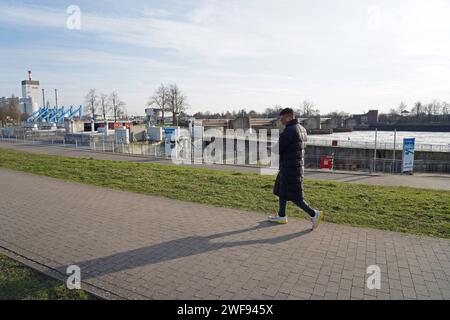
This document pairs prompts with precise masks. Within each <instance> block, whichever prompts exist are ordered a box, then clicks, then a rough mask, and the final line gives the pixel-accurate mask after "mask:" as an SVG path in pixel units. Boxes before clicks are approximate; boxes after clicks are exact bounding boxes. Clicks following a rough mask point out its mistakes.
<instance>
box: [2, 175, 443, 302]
mask: <svg viewBox="0 0 450 320" xmlns="http://www.w3.org/2000/svg"><path fill="white" fill-rule="evenodd" d="M0 252H1V253H4V254H7V255H9V256H11V257H13V258H16V259H18V260H21V261H22V262H25V263H27V264H28V265H30V266H33V267H35V268H37V269H39V270H41V271H44V272H46V273H47V274H49V275H52V276H54V277H57V278H59V279H64V277H65V271H66V269H67V266H69V265H78V266H79V267H80V268H81V274H82V286H83V288H85V289H88V290H89V291H91V292H94V293H96V294H99V295H101V296H104V297H107V298H127V299H205V298H207V299H350V298H352V299H431V298H436V299H450V241H449V240H444V239H434V238H427V237H417V236H411V235H405V234H400V233H394V232H386V231H378V230H372V229H362V228H353V227H348V226H342V225H337V224H329V223H326V222H324V223H323V224H322V225H321V227H320V228H319V229H318V230H316V231H314V232H311V231H310V223H309V222H308V221H307V220H303V219H291V220H290V221H289V223H288V224H286V225H271V224H268V223H267V222H266V221H265V216H264V215H261V214H259V213H252V212H242V211H238V210H232V209H222V208H215V207H210V206H206V205H200V204H194V203H187V202H182V201H176V200H170V199H166V198H161V197H153V196H145V195H140V194H134V193H128V192H121V191H115V190H110V189H106V188H100V187H95V186H90V185H83V184H77V183H67V182H64V181H62V180H57V179H52V178H48V177H42V176H37V175H33V174H28V173H22V172H15V171H10V170H6V169H0ZM373 264H376V265H378V266H379V267H380V269H381V289H379V290H376V289H372V290H369V289H368V288H367V287H366V279H367V277H368V274H367V273H366V268H367V267H368V266H369V265H373Z"/></svg>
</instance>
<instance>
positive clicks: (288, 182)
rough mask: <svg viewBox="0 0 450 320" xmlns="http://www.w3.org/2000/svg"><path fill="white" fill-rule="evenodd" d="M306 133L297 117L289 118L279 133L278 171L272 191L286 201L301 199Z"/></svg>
mask: <svg viewBox="0 0 450 320" xmlns="http://www.w3.org/2000/svg"><path fill="white" fill-rule="evenodd" d="M306 140H307V134H306V129H305V128H304V127H303V126H302V125H300V124H299V123H298V121H297V119H293V120H291V121H290V122H289V123H288V124H287V125H286V128H285V129H284V131H283V132H282V133H281V134H280V138H279V142H278V146H279V151H278V152H279V155H280V171H279V172H278V175H277V179H276V181H275V186H274V189H273V193H274V194H275V195H277V196H278V197H280V198H284V199H286V200H288V201H300V200H302V199H303V175H304V158H305V148H306Z"/></svg>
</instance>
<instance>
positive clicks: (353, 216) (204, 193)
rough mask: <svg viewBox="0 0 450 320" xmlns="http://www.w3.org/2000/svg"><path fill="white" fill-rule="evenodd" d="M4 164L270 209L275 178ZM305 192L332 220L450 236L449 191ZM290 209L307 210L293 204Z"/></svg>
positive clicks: (57, 161)
mask: <svg viewBox="0 0 450 320" xmlns="http://www.w3.org/2000/svg"><path fill="white" fill-rule="evenodd" d="M0 167H5V168H10V169H14V170H20V171H26V172H32V173H35V174H40V175H46V176H50V177H55V178H61V179H64V180H67V181H76V182H82V183H88V184H93V185H97V186H104V187H110V188H114V189H119V190H126V191H132V192H138V193H144V194H150V195H159V196H164V197H168V198H174V199H179V200H184V201H192V202H198V203H204V204H209V205H214V206H219V207H230V208H236V209H241V210H246V211H257V212H261V213H273V212H275V211H276V209H277V205H278V199H277V198H276V197H275V196H274V195H273V194H272V187H273V183H274V180H275V177H272V176H261V175H259V174H251V173H238V172H229V171H219V170H208V169H199V168H190V167H182V166H175V165H163V164H151V163H132V162H126V161H110V160H93V159H80V158H69V157H57V156H48V155H37V154H31V153H25V152H18V151H12V150H6V149H1V150H0ZM305 197H306V199H307V201H308V202H310V204H312V205H313V206H314V207H317V208H319V209H321V210H324V211H325V214H326V215H325V218H326V221H328V222H333V223H339V224H346V225H351V226H359V227H370V228H377V229H383V230H392V231H399V232H407V233H412V234H419V235H431V236H436V237H442V238H450V191H440V190H426V189H416V188H408V187H387V186H386V187H384V186H373V185H361V184H351V183H342V182H333V181H318V180H308V179H307V180H305ZM288 214H289V216H299V217H305V214H304V213H303V212H301V211H300V209H298V208H295V207H294V205H292V204H290V205H289V206H288Z"/></svg>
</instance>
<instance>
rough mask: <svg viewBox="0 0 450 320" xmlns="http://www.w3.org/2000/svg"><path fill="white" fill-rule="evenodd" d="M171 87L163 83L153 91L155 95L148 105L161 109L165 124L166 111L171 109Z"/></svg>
mask: <svg viewBox="0 0 450 320" xmlns="http://www.w3.org/2000/svg"><path fill="white" fill-rule="evenodd" d="M169 91H170V90H169V88H168V87H167V86H165V85H164V84H163V83H161V85H160V86H159V88H158V89H156V91H155V92H154V93H153V96H151V97H150V100H149V102H148V103H147V105H148V106H151V107H155V106H156V107H157V108H159V109H160V110H161V116H162V124H163V125H164V112H165V111H166V110H169V95H170V92H169Z"/></svg>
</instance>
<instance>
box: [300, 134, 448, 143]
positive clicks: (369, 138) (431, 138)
mask: <svg viewBox="0 0 450 320" xmlns="http://www.w3.org/2000/svg"><path fill="white" fill-rule="evenodd" d="M308 136H310V137H312V138H314V139H321V140H345V141H353V142H374V140H375V131H353V132H341V133H333V134H314V135H312V134H311V135H308ZM403 138H416V144H436V145H446V146H447V145H450V132H420V131H397V143H401V142H403ZM377 141H378V142H380V143H394V131H378V137H377Z"/></svg>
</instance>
